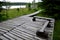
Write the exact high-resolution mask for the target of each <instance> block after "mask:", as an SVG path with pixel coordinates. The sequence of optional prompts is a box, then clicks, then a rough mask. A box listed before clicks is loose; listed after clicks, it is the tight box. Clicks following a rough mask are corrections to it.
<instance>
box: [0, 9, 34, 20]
mask: <svg viewBox="0 0 60 40" xmlns="http://www.w3.org/2000/svg"><path fill="white" fill-rule="evenodd" d="M33 12H34V10H28V8H20V9H19V11H17V9H9V10H7V11H6V10H3V11H2V12H0V14H3V16H2V17H0V20H1V19H2V21H3V20H7V19H12V18H15V17H18V16H23V15H27V14H30V13H33Z"/></svg>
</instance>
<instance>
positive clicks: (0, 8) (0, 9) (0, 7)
mask: <svg viewBox="0 0 60 40" xmlns="http://www.w3.org/2000/svg"><path fill="white" fill-rule="evenodd" d="M2 3H3V2H1V1H0V12H1V11H2Z"/></svg>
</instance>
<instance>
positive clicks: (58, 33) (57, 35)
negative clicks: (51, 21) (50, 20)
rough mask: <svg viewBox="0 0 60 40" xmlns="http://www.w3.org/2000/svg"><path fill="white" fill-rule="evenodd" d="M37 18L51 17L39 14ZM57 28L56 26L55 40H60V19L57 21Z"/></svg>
mask: <svg viewBox="0 0 60 40" xmlns="http://www.w3.org/2000/svg"><path fill="white" fill-rule="evenodd" d="M37 16H41V17H51V16H47V15H44V14H42V13H39V14H37ZM55 21H56V22H55V26H54V34H53V40H60V19H59V20H55Z"/></svg>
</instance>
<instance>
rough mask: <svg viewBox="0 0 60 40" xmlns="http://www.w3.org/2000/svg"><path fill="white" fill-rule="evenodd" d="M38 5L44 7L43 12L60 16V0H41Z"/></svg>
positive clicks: (56, 16) (55, 16)
mask: <svg viewBox="0 0 60 40" xmlns="http://www.w3.org/2000/svg"><path fill="white" fill-rule="evenodd" d="M42 1H43V2H42V3H40V4H39V5H40V6H41V8H42V9H44V14H47V15H49V16H52V17H54V18H58V17H59V18H60V16H59V15H60V0H42Z"/></svg>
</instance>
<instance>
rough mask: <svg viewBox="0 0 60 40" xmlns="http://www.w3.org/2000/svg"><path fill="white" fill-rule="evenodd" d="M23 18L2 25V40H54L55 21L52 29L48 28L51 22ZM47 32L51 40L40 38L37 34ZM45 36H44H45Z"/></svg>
mask: <svg viewBox="0 0 60 40" xmlns="http://www.w3.org/2000/svg"><path fill="white" fill-rule="evenodd" d="M32 19H33V17H28V16H22V17H18V18H15V19H12V20H7V21H4V22H2V23H0V40H52V38H51V37H52V36H50V35H52V33H53V26H54V21H53V20H51V24H50V25H51V26H52V27H51V28H48V27H47V25H48V24H49V20H50V19H49V20H47V19H45V20H44V19H39V18H36V21H33V20H32ZM37 31H39V32H42V33H44V32H47V33H48V35H47V36H49V38H47V39H45V38H42V37H38V36H37V35H36V32H37ZM43 36H44V35H43Z"/></svg>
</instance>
